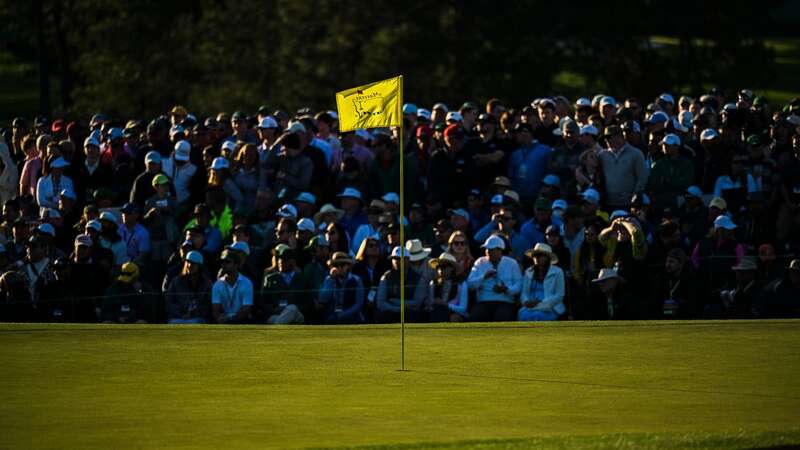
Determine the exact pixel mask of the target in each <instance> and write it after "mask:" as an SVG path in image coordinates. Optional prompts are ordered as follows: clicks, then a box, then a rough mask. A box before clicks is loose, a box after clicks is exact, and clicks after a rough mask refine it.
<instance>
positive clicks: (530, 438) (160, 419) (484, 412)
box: [0, 321, 800, 449]
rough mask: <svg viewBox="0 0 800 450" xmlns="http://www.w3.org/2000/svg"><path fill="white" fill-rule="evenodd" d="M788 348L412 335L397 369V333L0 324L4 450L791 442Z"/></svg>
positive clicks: (797, 437)
mask: <svg viewBox="0 0 800 450" xmlns="http://www.w3.org/2000/svg"><path fill="white" fill-rule="evenodd" d="M798 343H800V321H772V322H756V321H753V322H750V321H742V322H686V323H667V322H650V323H648V322H633V323H557V324H544V325H530V326H528V325H520V324H508V325H505V326H490V325H482V324H477V325H464V326H411V327H409V328H408V330H407V337H406V344H407V360H406V361H407V362H406V365H407V368H408V369H409V371H407V372H399V371H398V370H397V369H398V368H399V330H398V328H397V327H294V328H283V327H223V326H206V327H204V326H185V327H177V326H102V325H96V326H90V325H67V326H56V325H37V324H32V325H0V448H13V449H20V448H41V449H48V448H65V449H67V448H68V449H92V448H97V449H108V448H209V449H211V448H215V449H217V448H218V449H228V448H297V447H346V446H365V445H374V446H377V447H375V448H393V449H412V448H413V449H417V448H469V449H522V448H530V447H537V448H565V449H566V448H569V449H576V448H577V449H581V448H591V449H597V448H631V449H633V448H637V449H638V448H756V447H769V446H781V445H787V444H800V429H798V428H797V427H798V424H799V423H800V376H798V375H800V351H798V349H799V346H798ZM412 444H414V445H412ZM381 446H383V447H381Z"/></svg>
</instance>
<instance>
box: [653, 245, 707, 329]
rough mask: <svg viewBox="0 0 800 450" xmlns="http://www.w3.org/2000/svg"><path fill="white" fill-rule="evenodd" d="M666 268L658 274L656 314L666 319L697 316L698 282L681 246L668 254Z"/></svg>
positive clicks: (655, 291)
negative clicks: (696, 282) (696, 297)
mask: <svg viewBox="0 0 800 450" xmlns="http://www.w3.org/2000/svg"><path fill="white" fill-rule="evenodd" d="M665 259H666V261H665V263H664V269H663V270H662V271H661V272H660V273H659V274H658V275H657V276H656V281H655V286H656V288H655V290H654V293H655V299H654V307H656V308H658V310H657V311H655V314H656V316H658V317H663V318H666V319H691V318H693V317H696V315H697V313H698V311H697V306H696V300H695V296H696V290H695V289H696V287H697V286H696V284H695V280H694V276H693V274H692V273H691V271H690V270H689V267H688V266H687V264H686V263H687V262H688V258H687V256H686V253H685V252H684V251H683V250H681V249H680V248H673V249H671V250H670V251H669V252H667V255H666V258H665Z"/></svg>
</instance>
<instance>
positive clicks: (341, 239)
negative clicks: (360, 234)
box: [325, 223, 350, 254]
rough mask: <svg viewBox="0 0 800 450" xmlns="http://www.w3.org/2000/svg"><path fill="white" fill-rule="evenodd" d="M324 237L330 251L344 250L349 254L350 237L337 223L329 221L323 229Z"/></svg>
mask: <svg viewBox="0 0 800 450" xmlns="http://www.w3.org/2000/svg"><path fill="white" fill-rule="evenodd" d="M325 237H326V238H327V239H328V243H329V244H330V247H331V252H345V253H347V254H350V239H348V237H347V231H345V229H344V227H343V226H341V225H340V224H339V223H329V224H328V228H326V229H325Z"/></svg>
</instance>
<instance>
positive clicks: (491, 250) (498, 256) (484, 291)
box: [467, 236, 522, 322]
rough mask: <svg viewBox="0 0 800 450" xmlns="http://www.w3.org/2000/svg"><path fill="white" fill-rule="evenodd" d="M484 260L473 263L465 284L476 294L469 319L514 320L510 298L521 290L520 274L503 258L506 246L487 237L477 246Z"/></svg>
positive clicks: (483, 320)
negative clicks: (480, 249)
mask: <svg viewBox="0 0 800 450" xmlns="http://www.w3.org/2000/svg"><path fill="white" fill-rule="evenodd" d="M481 247H482V248H483V249H485V250H486V256H482V257H480V258H478V259H477V260H476V261H475V265H474V266H473V267H472V271H471V272H470V274H469V277H468V279H467V283H468V285H469V288H470V289H471V290H473V291H476V296H477V304H476V305H475V307H474V309H473V311H472V312H471V313H470V316H471V317H472V319H473V320H475V321H478V322H510V321H513V320H514V319H515V317H516V308H515V305H514V297H515V296H516V295H517V294H519V291H520V288H521V287H522V286H521V284H522V273H521V272H520V270H519V265H518V264H517V262H516V261H515V260H514V259H513V258H510V257H508V256H503V251H504V250H505V249H506V244H505V242H504V241H503V239H501V238H500V237H498V236H490V237H489V238H487V239H486V242H484V243H483V245H482V246H481Z"/></svg>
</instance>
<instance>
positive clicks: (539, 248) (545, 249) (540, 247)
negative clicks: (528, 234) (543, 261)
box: [525, 243, 558, 264]
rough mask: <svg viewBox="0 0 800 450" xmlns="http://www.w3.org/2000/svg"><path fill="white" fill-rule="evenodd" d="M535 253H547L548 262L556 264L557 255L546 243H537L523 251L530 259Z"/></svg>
mask: <svg viewBox="0 0 800 450" xmlns="http://www.w3.org/2000/svg"><path fill="white" fill-rule="evenodd" d="M536 255H547V256H548V257H549V258H550V264H558V256H557V255H556V254H555V253H553V248H552V247H550V246H549V245H547V244H543V243H538V244H536V246H535V247H533V248H532V249H530V250H528V251H527V252H525V256H527V257H528V258H531V259H533V257H534V256H536Z"/></svg>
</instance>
